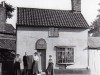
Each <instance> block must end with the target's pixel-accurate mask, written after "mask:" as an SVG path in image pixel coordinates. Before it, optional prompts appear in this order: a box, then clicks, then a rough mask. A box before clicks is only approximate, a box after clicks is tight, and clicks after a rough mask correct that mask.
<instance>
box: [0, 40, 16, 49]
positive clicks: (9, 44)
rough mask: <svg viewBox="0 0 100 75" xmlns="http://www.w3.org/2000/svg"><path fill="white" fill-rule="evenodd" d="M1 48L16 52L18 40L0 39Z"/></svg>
mask: <svg viewBox="0 0 100 75" xmlns="http://www.w3.org/2000/svg"><path fill="white" fill-rule="evenodd" d="M0 48H2V49H8V50H16V40H15V39H12V38H11V39H9V38H8V39H7V38H0Z"/></svg>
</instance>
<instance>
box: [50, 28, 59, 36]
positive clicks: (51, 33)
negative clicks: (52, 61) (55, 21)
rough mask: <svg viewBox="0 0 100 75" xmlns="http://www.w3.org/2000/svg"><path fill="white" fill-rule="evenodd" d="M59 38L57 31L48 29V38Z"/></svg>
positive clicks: (56, 29)
mask: <svg viewBox="0 0 100 75" xmlns="http://www.w3.org/2000/svg"><path fill="white" fill-rule="evenodd" d="M58 36H59V29H58V28H54V27H51V28H49V37H58Z"/></svg>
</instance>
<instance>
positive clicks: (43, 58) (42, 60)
mask: <svg viewBox="0 0 100 75" xmlns="http://www.w3.org/2000/svg"><path fill="white" fill-rule="evenodd" d="M38 54H39V71H42V72H45V70H46V50H38Z"/></svg>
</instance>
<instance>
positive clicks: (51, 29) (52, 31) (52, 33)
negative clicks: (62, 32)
mask: <svg viewBox="0 0 100 75" xmlns="http://www.w3.org/2000/svg"><path fill="white" fill-rule="evenodd" d="M53 35H54V28H49V36H53Z"/></svg>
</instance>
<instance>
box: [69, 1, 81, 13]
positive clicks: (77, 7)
mask: <svg viewBox="0 0 100 75" xmlns="http://www.w3.org/2000/svg"><path fill="white" fill-rule="evenodd" d="M71 1H72V10H74V11H81V0H71Z"/></svg>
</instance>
